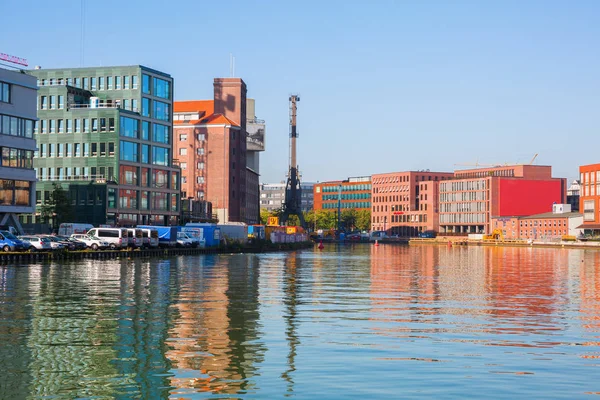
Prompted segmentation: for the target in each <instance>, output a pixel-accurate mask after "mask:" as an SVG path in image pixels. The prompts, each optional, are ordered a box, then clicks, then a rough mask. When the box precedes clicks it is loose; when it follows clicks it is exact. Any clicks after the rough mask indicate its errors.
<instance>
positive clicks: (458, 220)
mask: <svg viewBox="0 0 600 400" xmlns="http://www.w3.org/2000/svg"><path fill="white" fill-rule="evenodd" d="M486 215H487V214H486V213H465V214H440V224H442V223H445V224H468V223H485V222H486Z"/></svg>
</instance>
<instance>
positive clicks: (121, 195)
mask: <svg viewBox="0 0 600 400" xmlns="http://www.w3.org/2000/svg"><path fill="white" fill-rule="evenodd" d="M178 197H179V196H178V195H177V194H176V193H161V192H150V191H146V190H142V191H138V190H130V189H120V190H118V191H117V189H115V188H109V189H108V208H130V209H134V210H161V211H177V209H178Z"/></svg>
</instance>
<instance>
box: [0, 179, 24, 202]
mask: <svg viewBox="0 0 600 400" xmlns="http://www.w3.org/2000/svg"><path fill="white" fill-rule="evenodd" d="M30 190H31V183H30V182H28V181H14V180H11V179H0V206H29V205H31V204H30V203H29V193H30Z"/></svg>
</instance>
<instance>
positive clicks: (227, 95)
mask: <svg viewBox="0 0 600 400" xmlns="http://www.w3.org/2000/svg"><path fill="white" fill-rule="evenodd" d="M246 91H247V90H246V84H245V83H244V81H243V80H242V79H240V78H215V80H214V100H215V114H223V115H224V116H226V117H227V118H229V119H230V120H232V121H234V122H235V123H237V124H239V125H240V126H241V127H242V130H244V131H245V130H246Z"/></svg>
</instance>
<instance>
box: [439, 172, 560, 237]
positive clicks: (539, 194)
mask: <svg viewBox="0 0 600 400" xmlns="http://www.w3.org/2000/svg"><path fill="white" fill-rule="evenodd" d="M565 202H566V179H564V178H552V167H550V166H541V165H510V166H498V167H493V168H478V169H471V170H460V171H455V172H454V179H453V180H451V181H447V182H443V183H441V184H440V192H439V210H440V215H439V224H440V226H439V232H440V233H451V234H464V235H466V234H469V233H490V232H491V231H492V230H493V229H492V226H491V220H492V217H523V216H529V215H534V214H541V213H544V212H547V211H548V210H550V209H552V205H553V204H555V203H556V204H564V203H565Z"/></svg>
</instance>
